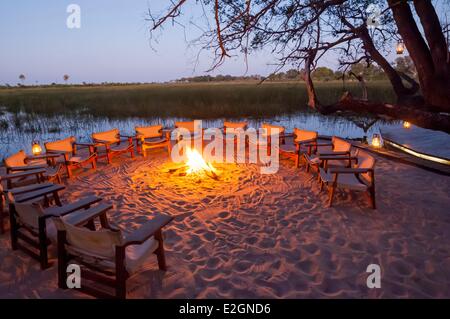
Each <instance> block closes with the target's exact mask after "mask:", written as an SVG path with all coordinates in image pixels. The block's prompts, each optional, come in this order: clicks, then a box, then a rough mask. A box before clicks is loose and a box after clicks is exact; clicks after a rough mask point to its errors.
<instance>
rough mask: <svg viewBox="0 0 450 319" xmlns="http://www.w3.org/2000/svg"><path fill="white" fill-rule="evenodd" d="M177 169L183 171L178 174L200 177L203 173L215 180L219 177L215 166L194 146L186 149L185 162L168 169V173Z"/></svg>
mask: <svg viewBox="0 0 450 319" xmlns="http://www.w3.org/2000/svg"><path fill="white" fill-rule="evenodd" d="M179 171H184V172H180V173H179V175H180V176H186V175H193V176H196V177H202V176H203V175H206V176H207V177H210V178H212V179H215V180H218V179H219V176H218V175H217V170H216V168H215V167H214V166H213V165H212V164H211V163H208V162H207V161H205V159H204V158H203V157H202V155H201V154H200V153H199V152H198V151H197V150H196V149H195V148H187V149H186V162H185V163H184V164H183V165H181V166H179V167H177V168H172V169H169V170H168V172H169V173H175V172H179Z"/></svg>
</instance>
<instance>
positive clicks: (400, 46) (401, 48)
mask: <svg viewBox="0 0 450 319" xmlns="http://www.w3.org/2000/svg"><path fill="white" fill-rule="evenodd" d="M395 51H397V54H403V51H405V44H404V43H403V41H402V40H400V41H398V42H397V48H396V49H395Z"/></svg>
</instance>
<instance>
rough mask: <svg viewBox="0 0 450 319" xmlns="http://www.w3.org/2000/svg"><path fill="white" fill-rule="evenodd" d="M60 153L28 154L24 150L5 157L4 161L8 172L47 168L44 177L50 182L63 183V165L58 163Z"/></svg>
mask: <svg viewBox="0 0 450 319" xmlns="http://www.w3.org/2000/svg"><path fill="white" fill-rule="evenodd" d="M59 156H60V155H58V154H42V155H35V156H28V155H27V154H26V153H25V152H24V151H23V150H20V151H19V152H17V153H15V154H13V155H11V156H9V157H7V158H5V159H4V160H3V163H4V164H5V167H6V172H7V173H8V174H11V173H14V172H24V171H30V170H35V169H45V172H44V173H43V174H42V177H43V178H44V179H46V180H48V181H50V182H53V181H56V182H58V183H61V171H62V167H61V165H58V164H57V163H56V158H57V157H59Z"/></svg>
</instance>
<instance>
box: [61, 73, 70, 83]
mask: <svg viewBox="0 0 450 319" xmlns="http://www.w3.org/2000/svg"><path fill="white" fill-rule="evenodd" d="M69 78H70V76H69V75H68V74H64V76H63V79H64V82H66V84H67V81H68V80H69Z"/></svg>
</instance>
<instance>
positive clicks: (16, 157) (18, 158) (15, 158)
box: [3, 150, 27, 167]
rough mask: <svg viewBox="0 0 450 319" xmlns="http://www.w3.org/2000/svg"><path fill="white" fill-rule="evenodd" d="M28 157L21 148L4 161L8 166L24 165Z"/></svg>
mask: <svg viewBox="0 0 450 319" xmlns="http://www.w3.org/2000/svg"><path fill="white" fill-rule="evenodd" d="M26 158H27V154H25V152H24V151H23V150H20V151H18V152H17V153H15V154H13V155H11V156H9V157H7V158H5V159H4V160H3V162H4V163H5V166H6V167H15V166H24V165H27V163H25V159H26Z"/></svg>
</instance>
